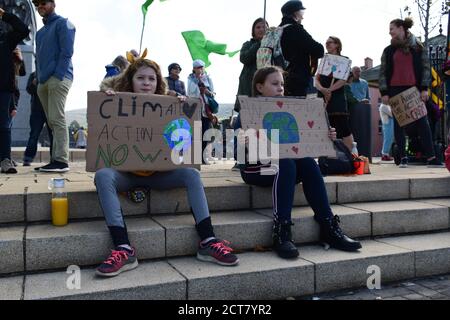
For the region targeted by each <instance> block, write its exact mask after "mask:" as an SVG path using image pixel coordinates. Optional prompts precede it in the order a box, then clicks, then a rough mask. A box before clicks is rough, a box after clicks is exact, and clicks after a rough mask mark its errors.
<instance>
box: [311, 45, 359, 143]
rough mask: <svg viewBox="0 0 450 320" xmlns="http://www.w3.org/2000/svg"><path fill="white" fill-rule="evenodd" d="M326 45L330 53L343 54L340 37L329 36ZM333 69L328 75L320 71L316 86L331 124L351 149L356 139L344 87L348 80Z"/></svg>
mask: <svg viewBox="0 0 450 320" xmlns="http://www.w3.org/2000/svg"><path fill="white" fill-rule="evenodd" d="M326 47H327V52H328V54H329V55H335V56H341V51H342V42H341V40H340V39H339V38H337V37H328V40H327V42H326ZM331 71H332V72H331V74H327V75H325V74H321V73H320V72H318V73H317V75H316V79H315V80H316V81H315V86H316V88H317V90H319V92H318V96H319V97H323V99H324V101H325V104H326V108H327V113H328V119H329V120H330V126H332V127H333V128H336V133H337V137H338V138H339V139H342V140H343V141H344V143H345V145H346V146H347V148H348V149H349V150H350V151H351V150H352V146H353V142H354V140H353V134H352V130H351V127H350V114H349V113H348V108H347V98H346V95H345V88H344V86H345V84H346V82H347V81H346V80H343V79H336V78H334V73H333V72H334V70H333V69H331Z"/></svg>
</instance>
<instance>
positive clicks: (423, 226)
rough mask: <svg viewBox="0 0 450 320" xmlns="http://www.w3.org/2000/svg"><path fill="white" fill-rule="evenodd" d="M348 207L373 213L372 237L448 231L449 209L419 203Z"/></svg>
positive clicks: (354, 204) (373, 203) (379, 203)
mask: <svg viewBox="0 0 450 320" xmlns="http://www.w3.org/2000/svg"><path fill="white" fill-rule="evenodd" d="M347 206H348V207H351V208H355V209H359V210H364V211H369V212H371V213H372V235H373V236H379V235H392V234H400V233H410V232H418V231H431V230H441V229H447V228H448V226H449V213H448V209H447V208H444V207H442V206H439V205H434V204H430V203H423V202H417V201H385V202H369V203H352V204H347Z"/></svg>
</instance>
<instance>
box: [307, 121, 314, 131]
mask: <svg viewBox="0 0 450 320" xmlns="http://www.w3.org/2000/svg"><path fill="white" fill-rule="evenodd" d="M308 126H309V127H310V128H311V129H312V128H313V127H314V121H308Z"/></svg>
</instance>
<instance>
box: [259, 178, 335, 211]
mask: <svg viewBox="0 0 450 320" xmlns="http://www.w3.org/2000/svg"><path fill="white" fill-rule="evenodd" d="M336 186H337V184H336V183H334V182H326V183H325V188H326V190H327V195H328V201H329V202H330V203H336ZM251 192H252V207H253V209H266V208H272V207H273V200H272V187H266V188H263V187H257V186H252V188H251ZM307 204H308V202H307V201H306V198H305V194H304V193H303V185H302V184H301V183H300V184H297V186H296V187H295V195H294V206H304V205H307Z"/></svg>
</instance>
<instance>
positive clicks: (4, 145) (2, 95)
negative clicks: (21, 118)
mask: <svg viewBox="0 0 450 320" xmlns="http://www.w3.org/2000/svg"><path fill="white" fill-rule="evenodd" d="M12 99H13V94H12V92H5V91H0V161H3V160H4V159H11V113H10V111H9V107H10V105H11V101H12Z"/></svg>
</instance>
